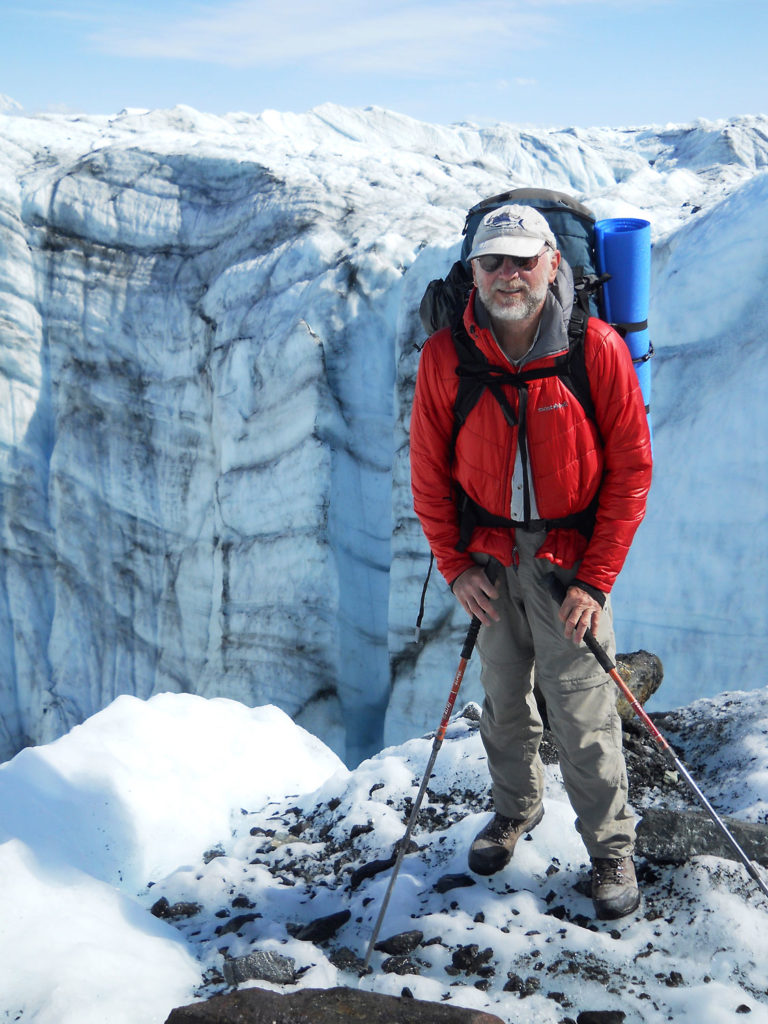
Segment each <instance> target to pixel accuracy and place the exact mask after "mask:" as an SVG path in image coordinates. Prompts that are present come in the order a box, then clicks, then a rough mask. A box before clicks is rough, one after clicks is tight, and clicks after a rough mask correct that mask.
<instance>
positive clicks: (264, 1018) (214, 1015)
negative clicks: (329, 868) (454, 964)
mask: <svg viewBox="0 0 768 1024" xmlns="http://www.w3.org/2000/svg"><path fill="white" fill-rule="evenodd" d="M310 1020H311V1021H312V1024H338V1022H339V1021H341V1020H343V1021H344V1024H504V1022H503V1021H502V1019H501V1018H500V1017H497V1016H495V1015H494V1014H491V1013H485V1012H483V1011H482V1010H472V1009H466V1008H464V1007H460V1006H446V1005H445V1004H444V1003H430V1002H426V1001H424V1000H422V999H413V998H405V999H403V998H400V997H398V996H388V995H381V994H380V993H378V992H361V991H358V990H356V989H349V988H331V989H302V990H301V991H300V992H291V993H290V994H289V995H280V993H278V992H270V991H266V990H264V989H259V988H249V989H243V990H242V991H239V992H231V993H229V994H228V995H223V996H214V997H213V998H212V999H209V1000H208V1001H207V1002H204V1003H193V1004H192V1005H190V1006H181V1007H178V1008H177V1009H175V1010H173V1011H171V1014H170V1016H169V1017H168V1018H167V1020H166V1022H165V1024H275V1021H279V1022H280V1024H307V1021H310Z"/></svg>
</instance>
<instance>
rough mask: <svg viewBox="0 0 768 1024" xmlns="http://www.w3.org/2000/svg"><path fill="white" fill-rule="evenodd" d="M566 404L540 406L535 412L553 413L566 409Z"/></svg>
mask: <svg viewBox="0 0 768 1024" xmlns="http://www.w3.org/2000/svg"><path fill="white" fill-rule="evenodd" d="M567 408H568V403H567V402H555V403H554V405H540V406H539V407H538V409H537V410H536V412H554V411H555V410H556V409H567Z"/></svg>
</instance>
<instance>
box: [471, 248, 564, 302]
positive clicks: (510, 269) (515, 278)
mask: <svg viewBox="0 0 768 1024" xmlns="http://www.w3.org/2000/svg"><path fill="white" fill-rule="evenodd" d="M499 258H500V257H497V259H499ZM492 262H493V260H485V258H484V257H482V256H481V257H479V258H478V259H474V260H472V277H473V279H474V282H475V285H476V287H477V291H478V294H479V295H480V299H481V301H482V303H483V305H484V306H485V308H486V309H487V310H488V313H489V314H490V316H491V317H492V318H493V319H495V320H506V321H517V320H528V319H530V318H531V317H533V316H535V315H536V314H537V313H538V312H539V311H540V310H541V308H542V306H543V305H544V299H545V298H546V297H547V290H548V288H549V286H550V284H551V283H552V282H553V281H554V280H555V276H556V275H557V268H558V266H559V265H560V253H559V252H557V251H556V250H552V249H550V248H549V247H547V246H545V245H544V244H543V243H542V249H541V252H540V254H539V258H538V260H537V262H536V265H535V266H534V267H533V268H532V269H531V270H523V269H521V268H520V267H519V266H518V265H517V263H516V261H515V259H514V257H511V256H506V257H504V259H503V262H502V263H501V264H500V266H499V267H498V268H497V269H495V270H484V269H483V263H486V264H487V263H492Z"/></svg>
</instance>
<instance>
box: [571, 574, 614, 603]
mask: <svg viewBox="0 0 768 1024" xmlns="http://www.w3.org/2000/svg"><path fill="white" fill-rule="evenodd" d="M569 586H571V587H578V588H579V590H583V591H584V593H585V594H589V596H590V597H593V598H594V599H595V601H597V603H598V604H599V605H600V607H601V608H605V593H604V592H603V591H602V590H598V588H597V587H593V586H592V584H591V583H585V582H584V580H580V579H579V578H578V577H577V578H576V579H575V580H571V582H570V583H569Z"/></svg>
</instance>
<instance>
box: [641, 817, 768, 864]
mask: <svg viewBox="0 0 768 1024" xmlns="http://www.w3.org/2000/svg"><path fill="white" fill-rule="evenodd" d="M722 820H723V822H724V824H725V825H726V826H727V828H728V831H729V832H730V833H731V834H732V836H733V838H734V839H735V840H736V842H737V843H738V844H739V846H740V847H741V848H742V850H743V851H744V853H745V854H746V855H747V856H748V857H749V859H750V860H753V861H757V863H758V864H762V865H763V866H766V867H768V826H766V825H756V824H753V823H751V822H747V821H738V820H737V819H736V818H726V817H723V818H722ZM635 850H636V852H637V853H638V854H640V855H641V856H643V857H648V858H649V859H651V860H657V861H662V862H669V863H674V864H681V863H683V861H686V860H689V859H690V858H691V857H696V856H701V855H708V856H710V857H725V858H728V859H730V860H736V859H737V858H736V854H735V853H734V850H733V848H732V847H731V845H730V844H729V842H728V840H727V839H726V838H725V836H724V835H723V833H722V832H721V831H720V829H719V828H718V827H717V825H715V823H714V822H713V821H712V819H711V818H710V817H709V815H708V814H705V813H704V812H703V811H702V812H697V811H668V810H665V809H664V808H656V807H648V808H646V809H645V810H644V811H643V812H642V819H641V821H640V823H639V825H638V828H637V843H636V846H635Z"/></svg>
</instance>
